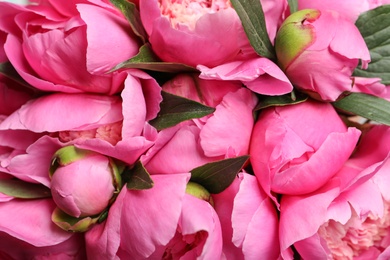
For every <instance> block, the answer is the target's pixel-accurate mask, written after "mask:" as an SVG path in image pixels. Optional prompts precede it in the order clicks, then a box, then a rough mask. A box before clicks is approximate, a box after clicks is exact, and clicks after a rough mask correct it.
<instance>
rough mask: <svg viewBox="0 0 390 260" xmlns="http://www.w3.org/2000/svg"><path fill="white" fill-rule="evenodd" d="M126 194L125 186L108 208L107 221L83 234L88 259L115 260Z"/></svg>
mask: <svg viewBox="0 0 390 260" xmlns="http://www.w3.org/2000/svg"><path fill="white" fill-rule="evenodd" d="M126 193H127V188H126V186H125V187H123V188H122V190H121V192H120V193H119V195H118V197H117V198H116V200H115V202H114V203H113V204H112V206H111V207H110V210H109V213H108V217H107V220H106V221H105V222H103V223H101V224H97V225H95V226H93V227H92V229H90V230H89V231H87V232H86V233H85V241H86V250H87V255H88V258H91V259H99V258H105V259H116V257H115V256H116V253H117V251H118V248H119V246H120V232H121V221H122V219H121V214H122V209H123V203H124V202H125V197H126Z"/></svg>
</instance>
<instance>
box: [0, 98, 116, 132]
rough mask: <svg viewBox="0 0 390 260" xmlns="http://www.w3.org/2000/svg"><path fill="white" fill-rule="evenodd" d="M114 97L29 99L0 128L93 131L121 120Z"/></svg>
mask: <svg viewBox="0 0 390 260" xmlns="http://www.w3.org/2000/svg"><path fill="white" fill-rule="evenodd" d="M121 110H122V107H121V102H120V100H119V98H118V97H115V96H98V95H89V94H78V95H72V94H62V93H56V94H52V95H48V96H43V97H41V98H38V99H35V100H32V101H30V102H28V103H27V104H25V105H23V106H22V107H21V108H20V109H19V110H17V111H16V112H14V113H13V114H12V115H10V116H9V117H8V118H7V119H6V120H4V121H3V122H2V123H0V129H26V130H30V131H33V132H38V133H39V132H46V131H49V132H56V131H64V130H81V129H83V130H86V129H93V128H96V127H97V126H99V125H103V124H109V123H113V122H117V121H120V120H122V113H121Z"/></svg>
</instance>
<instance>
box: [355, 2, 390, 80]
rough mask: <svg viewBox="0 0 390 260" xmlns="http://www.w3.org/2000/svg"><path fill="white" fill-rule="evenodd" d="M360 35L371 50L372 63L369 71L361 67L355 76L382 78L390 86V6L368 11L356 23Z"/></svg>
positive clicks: (356, 70)
mask: <svg viewBox="0 0 390 260" xmlns="http://www.w3.org/2000/svg"><path fill="white" fill-rule="evenodd" d="M356 26H357V27H358V29H359V31H360V33H361V34H362V36H363V38H364V41H365V42H366V44H367V47H368V49H369V50H370V55H371V62H370V63H369V64H368V69H367V70H362V69H360V68H359V67H358V68H356V69H355V71H354V73H353V75H354V76H359V77H367V78H381V79H382V83H383V84H385V85H389V84H390V37H389V36H390V5H383V6H380V7H377V8H375V9H373V10H370V11H367V12H365V13H363V14H361V15H360V16H359V19H358V20H357V21H356Z"/></svg>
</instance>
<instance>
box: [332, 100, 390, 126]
mask: <svg viewBox="0 0 390 260" xmlns="http://www.w3.org/2000/svg"><path fill="white" fill-rule="evenodd" d="M333 106H334V107H336V108H338V109H340V110H342V111H344V112H348V113H352V114H354V115H358V116H362V117H364V118H367V119H370V120H373V121H375V122H378V123H381V124H385V125H388V126H390V102H389V101H387V100H385V99H382V98H379V97H376V96H372V95H368V94H364V93H351V94H349V95H347V96H345V97H343V98H341V99H340V100H338V101H336V102H333Z"/></svg>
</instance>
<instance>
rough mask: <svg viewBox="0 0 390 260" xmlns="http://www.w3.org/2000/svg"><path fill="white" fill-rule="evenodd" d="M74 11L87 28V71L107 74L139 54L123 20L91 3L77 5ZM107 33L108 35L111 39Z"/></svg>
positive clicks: (127, 25) (128, 28) (129, 30)
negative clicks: (107, 33) (78, 14)
mask: <svg viewBox="0 0 390 260" xmlns="http://www.w3.org/2000/svg"><path fill="white" fill-rule="evenodd" d="M77 10H78V11H79V12H80V15H81V19H83V20H84V22H85V23H86V25H87V42H88V47H87V69H88V71H89V72H91V73H92V74H96V73H102V72H107V71H109V70H110V69H112V68H114V67H115V66H116V65H117V64H119V63H121V62H123V61H125V60H127V59H130V58H131V57H133V56H134V55H135V54H137V53H138V48H139V46H138V44H137V41H136V40H135V39H136V38H135V37H136V36H135V35H133V34H132V33H131V32H132V29H131V27H130V25H129V23H128V21H127V20H126V19H125V18H124V17H121V16H118V15H117V14H113V13H112V12H110V11H109V10H106V9H104V8H101V7H98V6H94V5H90V4H78V5H77ZM106 32H110V37H107V35H106Z"/></svg>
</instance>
